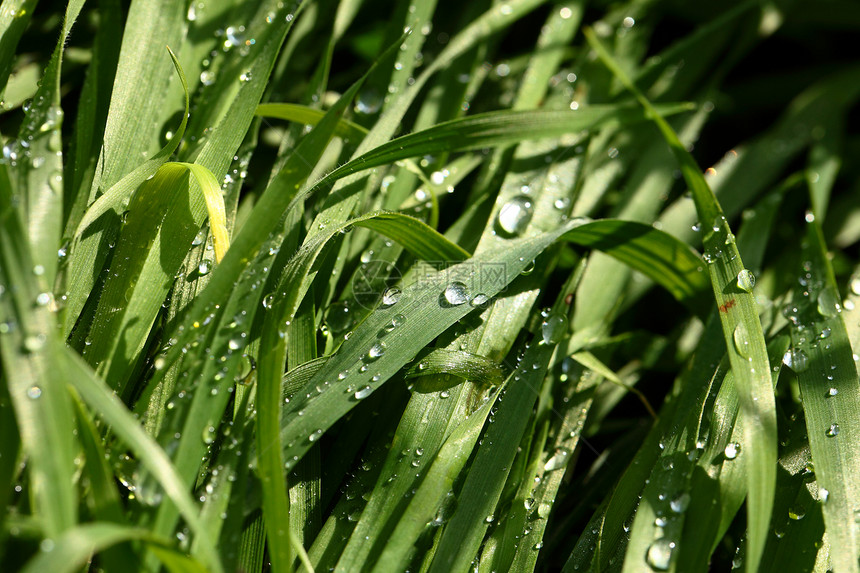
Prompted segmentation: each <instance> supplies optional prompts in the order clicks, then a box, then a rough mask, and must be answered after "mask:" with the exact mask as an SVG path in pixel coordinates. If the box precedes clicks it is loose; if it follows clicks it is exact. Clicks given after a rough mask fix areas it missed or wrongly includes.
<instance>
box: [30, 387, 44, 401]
mask: <svg viewBox="0 0 860 573" xmlns="http://www.w3.org/2000/svg"><path fill="white" fill-rule="evenodd" d="M41 395H42V389H41V388H39V387H38V386H30V388H28V389H27V397H28V398H30V399H31V400H36V399H38V398H39V397H40V396H41Z"/></svg>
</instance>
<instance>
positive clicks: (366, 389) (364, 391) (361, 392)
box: [354, 386, 373, 400]
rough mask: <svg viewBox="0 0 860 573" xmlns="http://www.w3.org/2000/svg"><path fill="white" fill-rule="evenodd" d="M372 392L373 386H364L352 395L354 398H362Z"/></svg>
mask: <svg viewBox="0 0 860 573" xmlns="http://www.w3.org/2000/svg"><path fill="white" fill-rule="evenodd" d="M372 392H373V388H371V387H370V386H365V387H364V388H362V389H360V390H358V391H357V392H356V393H355V394H354V396H355V399H356V400H364V399H365V398H367V397H368V396H370V394H371V393H372Z"/></svg>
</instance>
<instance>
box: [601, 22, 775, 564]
mask: <svg viewBox="0 0 860 573" xmlns="http://www.w3.org/2000/svg"><path fill="white" fill-rule="evenodd" d="M587 37H588V39H589V42H590V44H591V45H592V46H593V47H594V49H595V51H596V52H597V53H598V54H599V56H600V57H601V59H602V60H603V61H604V63H605V64H606V65H607V66H608V67H609V68H610V69H611V70H612V72H613V73H614V74H615V76H616V77H618V78H619V79H620V80H621V81H622V82H623V83H624V84H625V85H626V86H627V88H628V89H630V90H631V91H632V92H633V93H634V95H636V97H637V98H638V99H639V101H640V103H641V104H642V106H643V107H644V108H645V109H646V110H647V111H648V113H649V115H650V116H651V119H653V120H654V121H655V123H656V124H657V126H658V127H659V128H660V131H661V132H662V134H663V136H664V137H665V139H666V141H667V142H668V143H669V146H670V147H671V148H672V151H673V152H674V153H675V155H676V157H677V158H678V161H679V163H680V166H681V172H682V173H683V175H684V179H685V180H686V182H687V185H688V186H689V187H690V190H691V191H692V193H693V201H694V202H695V204H696V210H697V211H698V213H699V217H700V220H701V221H703V226H704V242H705V251H706V252H705V259H706V260H707V261H708V271H709V273H710V275H711V283H712V285H713V289H714V296H715V298H716V302H717V306H718V307H720V319H721V322H722V325H723V335H724V337H725V339H726V347H727V349H728V355H729V360H730V362H731V364H732V370H733V371H734V373H735V381H736V384H737V386H738V393H739V395H740V408H741V413H742V419H741V424H743V427H744V437H745V440H744V442H745V444H744V445H745V447H746V448H748V450H747V451H748V452H749V453H748V455H749V458H748V459H749V460H751V463H750V470H749V472H748V477H747V485H748V493H747V516H748V520H749V526H748V527H749V529H748V553H747V560H746V567H747V570H748V571H755V570H756V569H757V568H758V564H759V560H760V559H761V554H762V552H763V551H764V543H765V539H766V537H767V532H768V529H769V522H770V512H771V508H772V506H773V494H774V487H775V481H776V405H775V400H774V395H773V388H772V386H771V380H770V376H769V369H770V367H769V364H768V361H767V351H766V348H765V343H764V336H763V334H762V329H761V322H760V321H759V318H758V312H757V307H756V302H755V297H754V296H753V295H752V293H751V291H752V286H751V285H749V281H746V280H744V279H743V273H749V271H748V270H746V269H744V267H743V262H742V261H741V259H740V256H739V254H738V251H737V246H736V245H735V242H734V235H733V234H732V231H731V229H730V228H729V226H728V223H727V222H726V218H725V216H724V215H723V214H722V210H721V208H720V205H719V203H718V202H717V200H716V197H715V196H714V194H713V192H712V191H711V189H710V187H708V184H707V182H706V181H705V179H704V177H703V176H702V172H701V170H700V169H699V167H698V165H697V164H696V162H695V160H694V159H693V158H692V156H691V155H690V154H689V153H688V152H687V150H686V149H685V148H684V146H683V145H682V144H681V142H680V141H679V140H678V138H677V136H676V135H675V132H674V131H673V130H672V128H671V127H670V126H669V125H668V124H667V123H666V121H665V120H664V119H663V118H662V116H661V115H660V113H659V112H658V111H657V110H656V109H655V108H654V107H653V106H652V105H651V103H650V102H648V100H647V99H645V98H644V96H642V94H641V93H640V92H639V91H638V90H637V89H636V87H635V86H634V85H633V84H632V82H631V81H630V79H629V78H627V76H626V74H625V73H624V72H623V71H622V70H621V69H620V68H618V67H617V66H616V65H615V64H614V63H613V61H612V58H611V56H610V55H609V53H608V52H606V50H605V49H604V48H603V47H602V45H601V44H600V42H599V41H598V40H597V37H596V36H595V35H594V34H593V33H587Z"/></svg>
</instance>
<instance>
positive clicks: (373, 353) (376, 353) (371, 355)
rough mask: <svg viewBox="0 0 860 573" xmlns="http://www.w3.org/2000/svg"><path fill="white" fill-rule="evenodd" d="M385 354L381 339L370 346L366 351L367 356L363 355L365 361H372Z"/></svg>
mask: <svg viewBox="0 0 860 573" xmlns="http://www.w3.org/2000/svg"><path fill="white" fill-rule="evenodd" d="M383 354H385V343H384V342H382V341H381V340H380V341H379V342H377V343H376V344H374V345H373V346H371V347H370V350H368V351H367V356H365V357H364V361H365V362H373V361H374V360H377V359H379V358H380V357H381V356H382V355H383Z"/></svg>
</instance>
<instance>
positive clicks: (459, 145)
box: [316, 104, 692, 186]
mask: <svg viewBox="0 0 860 573" xmlns="http://www.w3.org/2000/svg"><path fill="white" fill-rule="evenodd" d="M658 108H659V109H660V110H661V112H662V113H664V114H667V115H672V114H676V113H681V112H684V111H689V110H690V109H692V108H691V107H690V106H689V105H687V104H664V105H662V106H658ZM644 119H646V118H645V116H644V115H643V114H642V112H640V111H638V110H637V109H635V108H633V107H625V106H615V105H605V106H604V105H594V106H589V107H585V108H582V109H580V110H578V111H543V110H537V111H497V112H487V113H483V114H478V115H473V116H470V117H466V118H462V119H454V120H451V121H447V122H444V123H440V124H438V125H435V126H433V127H430V128H427V129H425V130H422V131H417V132H415V133H410V134H409V135H404V136H402V137H398V138H396V139H393V140H391V141H389V142H388V143H384V144H382V145H380V146H379V147H376V148H374V149H371V150H370V151H368V152H366V153H364V154H362V155H359V156H358V157H356V158H354V159H352V160H350V161H349V162H348V163H346V164H345V165H342V166H341V167H338V168H337V169H335V170H334V171H332V172H331V173H329V174H328V175H326V176H325V177H324V178H323V180H322V181H319V182H318V183H317V184H316V186H319V185H325V184H327V183H330V182H332V181H335V180H337V179H339V178H341V177H345V176H347V175H351V174H354V173H358V172H359V171H363V170H365V169H370V168H372V167H378V166H380V165H387V164H389V163H394V162H395V161H399V160H401V159H408V158H410V157H416V156H419V155H433V154H437V153H443V152H449V153H450V152H456V151H467V150H470V149H481V148H484V147H493V146H497V145H505V144H510V143H519V142H520V141H526V140H535V139H551V138H557V137H561V136H563V135H569V134H571V133H577V132H580V131H584V130H591V129H596V128H598V127H610V126H616V127H617V126H622V125H627V124H629V123H632V122H637V121H643V120H644Z"/></svg>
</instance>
